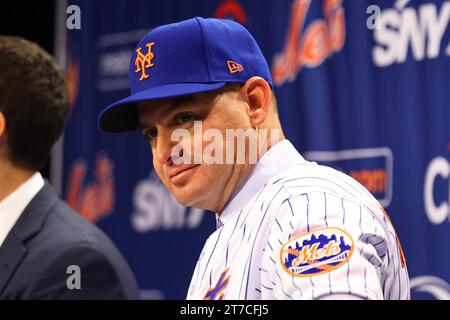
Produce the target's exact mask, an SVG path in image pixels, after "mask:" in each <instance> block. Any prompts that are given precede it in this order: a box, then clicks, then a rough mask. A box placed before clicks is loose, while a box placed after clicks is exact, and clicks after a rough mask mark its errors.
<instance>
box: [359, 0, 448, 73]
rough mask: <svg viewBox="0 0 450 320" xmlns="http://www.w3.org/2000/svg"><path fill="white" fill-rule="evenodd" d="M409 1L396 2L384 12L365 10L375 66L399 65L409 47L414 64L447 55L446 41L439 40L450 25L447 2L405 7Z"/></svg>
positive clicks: (377, 9) (373, 7)
mask: <svg viewBox="0 0 450 320" xmlns="http://www.w3.org/2000/svg"><path fill="white" fill-rule="evenodd" d="M410 2H411V1H410V0H397V1H396V2H395V4H394V7H393V8H387V9H384V10H381V9H380V8H379V7H378V6H375V5H371V6H369V7H368V8H367V13H368V14H370V16H369V17H368V19H367V27H368V28H369V29H372V30H373V32H374V39H375V42H376V45H375V46H374V48H373V50H372V58H373V62H374V64H375V65H377V66H379V67H387V66H390V65H392V64H394V63H403V62H405V61H406V58H407V56H408V52H410V48H411V52H412V57H413V58H414V60H416V61H422V60H424V59H434V58H437V57H439V55H440V54H442V55H444V54H446V55H447V56H450V41H449V43H447V41H443V40H444V35H445V32H446V30H448V25H449V22H450V1H444V2H441V3H425V4H422V5H420V6H419V7H417V8H414V7H406V6H407V5H408V4H409V3H410ZM439 7H440V8H439ZM444 50H445V53H444V52H443V51H444Z"/></svg>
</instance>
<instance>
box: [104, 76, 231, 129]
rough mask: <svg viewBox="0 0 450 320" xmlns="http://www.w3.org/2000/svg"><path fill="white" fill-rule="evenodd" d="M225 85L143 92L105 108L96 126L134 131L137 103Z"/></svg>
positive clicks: (177, 86)
mask: <svg viewBox="0 0 450 320" xmlns="http://www.w3.org/2000/svg"><path fill="white" fill-rule="evenodd" d="M225 84H226V83H225V82H218V83H175V84H168V85H163V86H158V87H154V88H150V89H147V90H143V91H140V92H138V93H135V94H132V95H131V96H129V97H126V98H125V99H122V100H119V101H117V102H115V103H113V104H111V105H109V106H108V107H106V108H105V109H104V110H103V111H102V112H101V113H100V116H99V117H98V125H99V127H100V128H101V129H102V130H103V131H106V132H111V133H120V132H127V131H131V130H136V129H137V128H138V125H139V114H138V112H137V108H136V103H137V102H141V101H148V100H156V99H164V98H171V97H177V96H183V95H188V94H194V93H201V92H208V91H213V90H217V89H220V88H222V87H223V86H224V85H225Z"/></svg>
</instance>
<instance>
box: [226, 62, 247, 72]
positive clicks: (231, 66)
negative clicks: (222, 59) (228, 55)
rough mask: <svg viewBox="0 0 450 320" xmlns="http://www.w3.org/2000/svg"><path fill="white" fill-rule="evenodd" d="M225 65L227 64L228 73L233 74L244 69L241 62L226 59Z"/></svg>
mask: <svg viewBox="0 0 450 320" xmlns="http://www.w3.org/2000/svg"><path fill="white" fill-rule="evenodd" d="M227 65H228V70H230V73H231V74H233V73H235V72H241V71H244V67H243V66H242V64H239V63H237V62H234V61H231V60H228V61H227Z"/></svg>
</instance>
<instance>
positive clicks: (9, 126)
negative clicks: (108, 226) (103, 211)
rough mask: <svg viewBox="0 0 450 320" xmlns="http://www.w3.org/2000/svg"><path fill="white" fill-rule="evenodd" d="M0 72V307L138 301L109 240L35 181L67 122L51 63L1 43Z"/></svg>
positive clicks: (35, 49) (25, 45)
mask: <svg viewBox="0 0 450 320" xmlns="http://www.w3.org/2000/svg"><path fill="white" fill-rule="evenodd" d="M0 70H1V71H0V299H138V297H139V295H138V288H137V285H136V281H135V278H134V276H133V274H132V272H131V270H130V268H129V266H128V264H127V263H126V261H125V260H124V258H123V257H122V256H121V254H120V253H119V251H118V250H117V248H116V247H115V246H114V244H113V243H112V242H111V240H110V239H109V238H108V237H107V236H106V235H105V234H104V233H103V232H102V231H100V230H99V229H98V228H97V227H96V226H95V225H93V224H91V223H90V222H88V221H87V220H85V219H84V218H83V217H82V216H81V215H79V214H78V213H76V212H75V211H73V210H72V209H71V208H69V206H67V205H66V203H65V202H64V201H62V200H61V199H60V198H59V196H58V194H57V192H56V191H55V190H54V189H53V188H52V187H51V186H50V184H49V183H48V182H47V181H46V180H44V179H43V177H42V176H41V174H40V173H39V170H41V169H42V168H43V167H44V165H45V163H46V161H47V159H48V155H49V153H50V149H51V147H52V145H53V144H54V142H55V141H56V140H57V139H58V137H59V136H60V135H61V133H62V131H63V128H64V123H65V120H66V117H67V114H68V101H67V92H66V85H65V82H64V79H63V77H62V75H61V73H60V71H59V69H58V67H57V65H56V63H55V62H54V60H53V59H52V58H51V56H50V55H49V54H47V53H46V52H45V51H44V50H43V49H42V48H40V47H39V46H38V45H36V44H34V43H32V42H29V41H27V40H25V39H22V38H18V37H10V36H0Z"/></svg>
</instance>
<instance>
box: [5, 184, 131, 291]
mask: <svg viewBox="0 0 450 320" xmlns="http://www.w3.org/2000/svg"><path fill="white" fill-rule="evenodd" d="M71 265H76V266H78V267H79V268H80V273H79V275H80V278H79V279H80V280H81V281H80V284H81V289H72V290H70V289H69V288H68V285H67V282H69V283H71V284H73V283H76V281H74V280H73V278H72V279H71V280H69V281H68V278H69V277H71V276H72V275H74V273H73V271H71V272H70V273H68V272H67V271H68V267H69V266H71ZM0 299H138V289H137V285H136V281H135V279H134V276H133V274H132V272H131V270H130V268H129V266H128V265H127V263H126V262H125V260H124V259H123V257H122V256H121V254H120V253H119V251H118V250H117V248H116V247H115V246H114V244H113V243H112V242H111V240H109V238H108V237H107V236H106V235H105V234H104V233H103V232H102V231H100V229H98V228H97V227H96V226H95V225H93V224H91V223H90V222H88V221H87V220H85V219H84V218H83V217H82V216H81V215H79V214H78V213H76V212H75V211H73V210H72V209H71V208H69V207H68V206H67V205H66V203H65V202H64V201H62V200H61V199H60V198H59V197H58V195H57V193H56V191H55V190H54V189H53V188H52V187H51V186H50V185H49V183H48V182H46V183H45V185H44V187H43V188H42V189H41V190H40V191H39V192H38V193H37V195H36V196H35V197H34V198H33V199H32V200H31V202H30V203H29V204H28V206H27V207H26V208H25V210H24V211H23V213H22V215H21V216H20V218H19V220H18V221H17V223H16V224H15V225H14V227H13V229H12V230H11V232H10V233H9V234H8V236H7V237H6V239H5V241H4V242H3V245H2V246H1V247H0Z"/></svg>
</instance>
